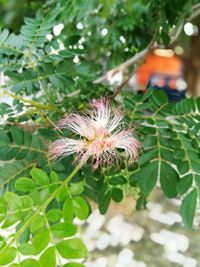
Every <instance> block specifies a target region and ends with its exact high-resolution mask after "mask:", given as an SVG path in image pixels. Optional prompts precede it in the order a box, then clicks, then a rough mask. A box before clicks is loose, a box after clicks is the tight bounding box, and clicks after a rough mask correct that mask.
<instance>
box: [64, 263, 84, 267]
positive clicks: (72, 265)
mask: <svg viewBox="0 0 200 267" xmlns="http://www.w3.org/2000/svg"><path fill="white" fill-rule="evenodd" d="M63 267H86V266H85V265H84V264H82V263H76V262H69V263H67V264H65V265H63Z"/></svg>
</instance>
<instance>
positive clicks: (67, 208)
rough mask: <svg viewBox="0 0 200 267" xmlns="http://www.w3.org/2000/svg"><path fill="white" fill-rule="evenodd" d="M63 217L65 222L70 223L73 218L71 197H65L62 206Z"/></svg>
mask: <svg viewBox="0 0 200 267" xmlns="http://www.w3.org/2000/svg"><path fill="white" fill-rule="evenodd" d="M63 217H64V220H65V222H68V223H72V221H73V218H74V208H73V204H72V199H71V198H67V199H66V200H65V203H64V206H63Z"/></svg>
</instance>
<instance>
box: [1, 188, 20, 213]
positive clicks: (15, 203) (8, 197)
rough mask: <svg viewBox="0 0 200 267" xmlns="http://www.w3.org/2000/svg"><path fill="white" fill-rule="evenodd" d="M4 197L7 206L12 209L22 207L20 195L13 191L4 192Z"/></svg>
mask: <svg viewBox="0 0 200 267" xmlns="http://www.w3.org/2000/svg"><path fill="white" fill-rule="evenodd" d="M4 199H5V201H6V203H7V204H8V207H9V208H10V209H11V210H13V211H16V210H20V209H21V208H22V201H21V199H20V197H19V196H18V195H17V194H15V193H13V192H6V193H5V194H4Z"/></svg>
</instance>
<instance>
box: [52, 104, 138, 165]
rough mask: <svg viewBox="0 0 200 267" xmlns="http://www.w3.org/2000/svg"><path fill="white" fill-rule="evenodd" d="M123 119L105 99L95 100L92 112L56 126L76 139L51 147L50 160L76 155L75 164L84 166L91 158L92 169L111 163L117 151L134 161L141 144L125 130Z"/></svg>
mask: <svg viewBox="0 0 200 267" xmlns="http://www.w3.org/2000/svg"><path fill="white" fill-rule="evenodd" d="M122 119H123V117H122V116H121V114H120V113H119V112H117V111H115V110H113V109H112V108H111V106H110V103H109V101H108V100H107V99H101V100H95V101H93V102H92V103H91V109H90V110H89V111H88V112H86V113H84V114H82V115H80V114H75V113H74V114H70V115H68V116H67V117H65V118H64V119H62V120H61V121H60V122H59V123H58V126H59V127H61V128H66V129H69V130H71V131H72V132H74V133H75V134H76V135H77V136H78V137H79V138H78V139H71V138H65V137H63V138H60V139H59V140H56V141H55V142H53V143H52V144H51V146H50V157H51V158H52V159H58V158H63V157H66V156H68V155H70V154H74V153H76V155H77V159H76V160H77V161H81V162H82V164H84V163H85V162H86V161H87V160H88V159H89V158H91V159H92V163H93V165H94V168H97V167H98V166H99V164H100V163H106V164H109V165H111V164H113V163H114V162H115V161H116V160H117V158H119V155H120V152H119V149H120V150H123V151H124V154H125V155H126V157H127V158H128V159H129V160H131V161H134V160H135V159H136V158H137V156H138V148H139V147H140V143H139V142H138V140H137V139H135V138H134V137H133V136H132V130H124V129H123V128H124V127H123V126H124V123H123V122H122Z"/></svg>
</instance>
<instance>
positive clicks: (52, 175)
mask: <svg viewBox="0 0 200 267" xmlns="http://www.w3.org/2000/svg"><path fill="white" fill-rule="evenodd" d="M50 179H51V181H52V182H53V183H57V182H58V181H59V178H58V175H57V173H56V172H54V171H51V173H50Z"/></svg>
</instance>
